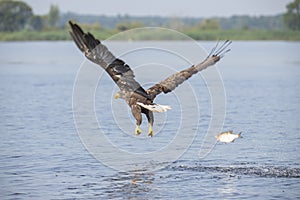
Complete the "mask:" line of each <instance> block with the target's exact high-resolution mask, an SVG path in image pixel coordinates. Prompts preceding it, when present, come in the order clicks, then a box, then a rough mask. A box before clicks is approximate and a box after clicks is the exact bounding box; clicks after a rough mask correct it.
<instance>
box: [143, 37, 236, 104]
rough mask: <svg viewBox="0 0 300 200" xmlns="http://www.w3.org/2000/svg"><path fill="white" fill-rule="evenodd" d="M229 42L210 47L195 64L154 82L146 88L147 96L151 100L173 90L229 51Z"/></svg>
mask: <svg viewBox="0 0 300 200" xmlns="http://www.w3.org/2000/svg"><path fill="white" fill-rule="evenodd" d="M230 44H231V41H229V40H227V41H225V42H224V43H223V44H222V45H221V46H220V47H218V44H217V45H216V46H215V47H214V48H213V49H212V51H211V53H210V54H209V55H208V56H207V58H206V59H205V60H204V61H203V62H201V63H199V64H197V65H193V66H191V67H189V68H187V69H184V70H182V71H180V72H177V73H175V74H173V75H171V76H169V77H168V78H166V79H165V80H163V81H161V82H159V83H157V84H155V85H154V86H152V87H150V88H149V89H147V90H146V92H147V93H148V96H149V97H150V98H151V99H152V100H153V99H155V97H156V96H157V95H159V94H160V93H162V92H163V93H168V92H171V91H172V90H174V89H175V88H176V87H177V86H179V85H180V84H181V83H183V82H184V81H185V80H187V79H189V78H190V77H191V76H192V75H194V74H196V73H198V72H199V71H201V70H203V69H205V68H207V67H209V66H211V65H214V64H215V63H217V62H218V61H219V60H220V59H221V58H222V57H223V56H224V54H225V53H226V52H228V51H230V49H227V47H228V46H229V45H230Z"/></svg>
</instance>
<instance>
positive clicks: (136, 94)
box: [69, 21, 231, 136]
mask: <svg viewBox="0 0 300 200" xmlns="http://www.w3.org/2000/svg"><path fill="white" fill-rule="evenodd" d="M69 24H70V26H71V29H72V31H71V32H70V34H71V36H72V38H73V40H74V42H75V43H76V45H77V47H78V48H79V49H80V50H81V51H82V52H83V53H84V54H85V56H86V57H87V58H88V59H89V60H90V61H92V62H94V63H96V64H98V65H100V66H101V67H102V68H103V69H104V70H105V71H106V72H107V73H108V74H109V75H110V77H111V78H112V79H113V81H114V82H115V83H116V84H117V85H118V87H119V88H120V92H118V93H117V94H116V95H115V98H119V97H120V98H123V99H124V100H125V101H126V102H127V104H128V105H129V107H130V108H131V111H132V114H133V116H134V118H135V119H136V125H137V127H136V130H135V134H136V135H139V134H140V133H141V129H140V125H141V123H142V113H144V114H145V115H146V117H147V119H148V123H149V131H148V135H149V136H153V130H152V126H153V121H154V117H153V112H165V111H167V110H168V109H170V107H169V106H163V105H159V104H155V103H153V101H154V99H155V97H156V96H157V95H159V94H160V93H162V92H163V93H168V92H171V91H172V90H174V89H175V88H176V87H178V86H179V85H180V84H182V83H183V82H184V81H185V80H187V79H189V78H190V77H191V76H192V75H194V74H196V73H198V72H199V71H201V70H203V69H205V68H207V67H209V66H211V65H214V64H215V63H216V62H218V61H219V60H220V59H221V58H222V57H223V56H224V54H225V53H226V52H228V51H229V50H230V49H227V47H228V46H229V45H230V43H231V41H225V42H224V43H223V45H221V46H220V47H218V45H216V46H215V48H213V49H212V51H211V53H210V54H209V55H208V57H207V58H206V59H205V60H204V61H203V62H201V63H200V64H197V65H195V66H191V67H189V68H187V69H185V70H182V71H180V72H178V73H175V74H173V75H171V76H169V77H168V78H166V79H165V80H163V81H161V82H159V83H157V84H155V85H154V86H152V87H150V88H149V89H147V90H145V89H144V88H143V87H142V86H141V85H140V84H139V83H138V82H137V81H136V80H135V79H134V73H133V71H132V70H131V68H130V67H129V66H128V65H127V64H126V63H125V62H124V61H122V60H121V59H118V58H116V57H115V56H114V55H113V54H112V53H111V52H110V51H109V50H108V49H107V47H106V46H104V45H103V44H101V42H100V41H99V40H98V39H95V38H94V36H93V35H92V34H91V33H84V32H83V30H82V29H81V28H80V27H79V26H78V25H77V24H74V23H72V22H71V21H69Z"/></svg>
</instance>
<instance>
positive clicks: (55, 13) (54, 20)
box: [48, 5, 59, 27]
mask: <svg viewBox="0 0 300 200" xmlns="http://www.w3.org/2000/svg"><path fill="white" fill-rule="evenodd" d="M58 20H59V8H58V6H56V5H51V7H50V11H49V14H48V23H49V26H51V27H56V26H57V24H58Z"/></svg>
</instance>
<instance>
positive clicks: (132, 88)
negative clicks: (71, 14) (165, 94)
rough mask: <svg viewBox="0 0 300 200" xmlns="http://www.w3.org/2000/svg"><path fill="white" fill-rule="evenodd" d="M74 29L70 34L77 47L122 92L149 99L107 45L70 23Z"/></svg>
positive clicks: (128, 69) (125, 65)
mask: <svg viewBox="0 0 300 200" xmlns="http://www.w3.org/2000/svg"><path fill="white" fill-rule="evenodd" d="M69 24H70V26H71V28H72V31H70V34H71V36H72V38H73V40H74V41H75V43H76V45H77V47H78V48H79V49H80V50H81V51H82V52H83V53H84V54H85V56H86V57H87V58H88V59H89V60H91V61H92V62H94V63H96V64H98V65H100V66H101V67H102V68H103V69H105V71H106V72H107V73H108V74H109V75H110V76H111V78H112V79H113V80H114V82H115V83H116V84H117V85H118V86H119V88H120V90H121V91H123V92H124V91H125V92H134V93H135V94H137V95H140V96H142V97H144V98H146V99H149V100H150V98H149V96H148V95H147V93H146V91H145V90H144V89H143V88H142V87H141V85H140V84H139V83H138V82H137V81H136V80H135V79H134V73H133V71H132V70H131V69H130V67H129V66H128V65H127V64H126V63H125V62H124V61H122V60H121V59H118V58H116V57H115V56H114V55H113V54H112V53H111V52H110V51H109V50H108V49H107V47H106V46H105V45H103V44H101V42H100V41H99V40H98V39H95V37H94V36H93V35H92V34H91V33H89V32H88V33H85V32H83V30H82V29H81V28H80V27H79V26H78V25H77V24H74V23H72V22H71V21H69Z"/></svg>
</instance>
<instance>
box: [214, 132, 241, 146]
mask: <svg viewBox="0 0 300 200" xmlns="http://www.w3.org/2000/svg"><path fill="white" fill-rule="evenodd" d="M241 134H242V132H240V133H239V134H233V131H225V132H222V133H220V134H218V135H216V136H215V138H216V139H217V141H219V142H224V143H230V142H234V140H235V139H237V138H241V137H242V136H241Z"/></svg>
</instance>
